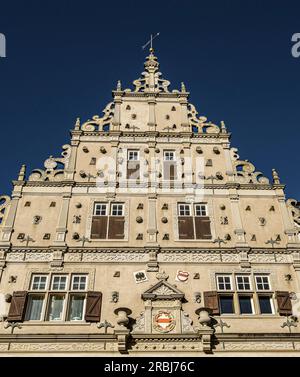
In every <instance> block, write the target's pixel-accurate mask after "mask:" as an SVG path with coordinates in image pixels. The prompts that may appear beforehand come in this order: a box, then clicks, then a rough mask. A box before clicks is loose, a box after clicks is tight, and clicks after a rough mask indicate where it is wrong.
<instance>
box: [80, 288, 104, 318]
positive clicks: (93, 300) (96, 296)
mask: <svg viewBox="0 0 300 377" xmlns="http://www.w3.org/2000/svg"><path fill="white" fill-rule="evenodd" d="M101 306H102V293H101V292H88V293H87V297H86V308H85V316H84V319H85V320H86V321H87V322H99V321H100V316H101Z"/></svg>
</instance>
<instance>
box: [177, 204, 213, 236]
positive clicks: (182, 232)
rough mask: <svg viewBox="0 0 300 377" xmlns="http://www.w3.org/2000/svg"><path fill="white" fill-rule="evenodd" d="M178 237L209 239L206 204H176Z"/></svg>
mask: <svg viewBox="0 0 300 377" xmlns="http://www.w3.org/2000/svg"><path fill="white" fill-rule="evenodd" d="M178 231H179V239H211V230H210V219H209V217H208V212H207V205H206V204H199V203H198V204H194V205H192V204H186V203H180V204H178Z"/></svg>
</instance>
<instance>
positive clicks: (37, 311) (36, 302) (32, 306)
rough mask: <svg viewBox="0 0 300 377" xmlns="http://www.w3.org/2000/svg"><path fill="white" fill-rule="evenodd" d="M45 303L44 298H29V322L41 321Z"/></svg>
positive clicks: (40, 296) (27, 315)
mask: <svg viewBox="0 0 300 377" xmlns="http://www.w3.org/2000/svg"><path fill="white" fill-rule="evenodd" d="M43 303H44V296H42V295H39V296H36V295H34V296H33V295H32V296H29V298H28V304H27V312H26V320H27V321H40V320H41V315H42V309H43Z"/></svg>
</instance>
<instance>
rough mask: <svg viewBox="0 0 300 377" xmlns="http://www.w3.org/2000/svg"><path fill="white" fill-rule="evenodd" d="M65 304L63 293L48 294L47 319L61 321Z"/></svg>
mask: <svg viewBox="0 0 300 377" xmlns="http://www.w3.org/2000/svg"><path fill="white" fill-rule="evenodd" d="M64 304H65V295H50V299H49V308H48V316H47V320H48V321H62V320H63V310H64Z"/></svg>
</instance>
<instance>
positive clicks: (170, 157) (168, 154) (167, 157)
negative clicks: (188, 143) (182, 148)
mask: <svg viewBox="0 0 300 377" xmlns="http://www.w3.org/2000/svg"><path fill="white" fill-rule="evenodd" d="M164 161H175V152H174V151H164Z"/></svg>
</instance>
